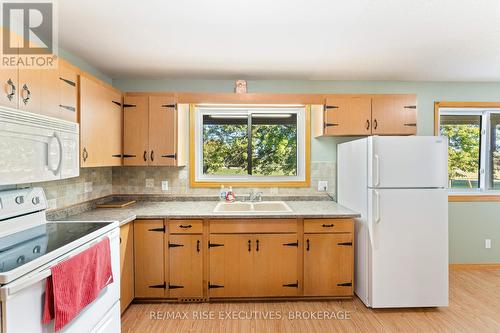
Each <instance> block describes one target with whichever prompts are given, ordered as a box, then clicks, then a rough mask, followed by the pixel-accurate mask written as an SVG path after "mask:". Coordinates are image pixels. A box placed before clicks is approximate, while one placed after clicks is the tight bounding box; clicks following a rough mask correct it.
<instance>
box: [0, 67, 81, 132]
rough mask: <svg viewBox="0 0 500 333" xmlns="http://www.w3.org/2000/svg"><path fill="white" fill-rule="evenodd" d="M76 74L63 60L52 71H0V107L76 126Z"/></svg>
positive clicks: (75, 69) (74, 68) (19, 69)
mask: <svg viewBox="0 0 500 333" xmlns="http://www.w3.org/2000/svg"><path fill="white" fill-rule="evenodd" d="M78 71H79V70H78V68H76V67H74V66H72V65H70V64H68V63H67V62H65V61H64V60H59V64H58V68H55V69H27V68H17V69H3V70H1V71H0V82H1V88H2V89H1V91H0V105H2V106H7V107H11V108H18V109H20V110H24V111H29V112H36V113H40V114H44V115H46V116H50V117H55V118H59V119H63V120H68V121H73V122H76V121H77V102H78V86H77V83H78V82H77V81H78Z"/></svg>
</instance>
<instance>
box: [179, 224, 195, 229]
mask: <svg viewBox="0 0 500 333" xmlns="http://www.w3.org/2000/svg"><path fill="white" fill-rule="evenodd" d="M192 227H193V226H192V225H191V224H188V225H183V224H181V225H179V228H182V229H189V228H192Z"/></svg>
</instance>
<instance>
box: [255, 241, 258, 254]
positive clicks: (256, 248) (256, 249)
mask: <svg viewBox="0 0 500 333" xmlns="http://www.w3.org/2000/svg"><path fill="white" fill-rule="evenodd" d="M255 243H257V245H256V247H255V251H257V252H259V240H258V239H257V240H256V241H255Z"/></svg>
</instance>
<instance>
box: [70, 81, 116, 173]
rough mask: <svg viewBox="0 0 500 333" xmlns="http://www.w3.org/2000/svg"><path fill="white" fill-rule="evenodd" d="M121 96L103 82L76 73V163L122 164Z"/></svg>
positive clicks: (94, 164)
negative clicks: (78, 77)
mask: <svg viewBox="0 0 500 333" xmlns="http://www.w3.org/2000/svg"><path fill="white" fill-rule="evenodd" d="M122 122H123V113H122V97H121V93H120V92H119V91H117V90H116V89H114V88H113V87H111V86H108V85H107V84H105V83H103V82H101V81H99V80H97V79H95V78H92V77H90V76H87V75H82V76H81V77H80V148H81V152H80V165H81V166H82V167H102V166H119V165H122Z"/></svg>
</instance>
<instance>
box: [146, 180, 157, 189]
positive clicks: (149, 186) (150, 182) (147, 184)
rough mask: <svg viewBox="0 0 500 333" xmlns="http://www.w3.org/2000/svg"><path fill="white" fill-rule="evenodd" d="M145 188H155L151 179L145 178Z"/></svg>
mask: <svg viewBox="0 0 500 333" xmlns="http://www.w3.org/2000/svg"><path fill="white" fill-rule="evenodd" d="M146 187H147V188H153V187H155V180H154V179H153V178H146Z"/></svg>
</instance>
